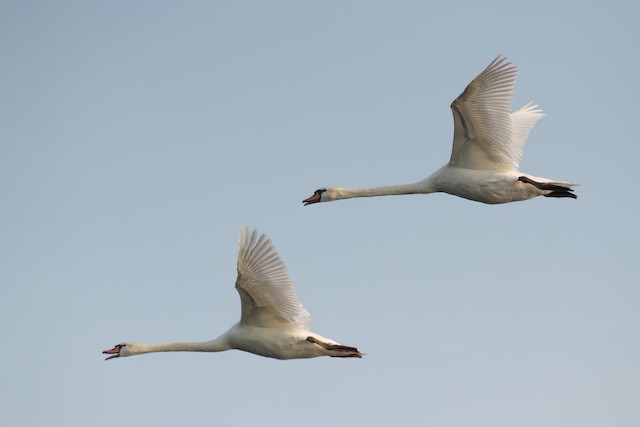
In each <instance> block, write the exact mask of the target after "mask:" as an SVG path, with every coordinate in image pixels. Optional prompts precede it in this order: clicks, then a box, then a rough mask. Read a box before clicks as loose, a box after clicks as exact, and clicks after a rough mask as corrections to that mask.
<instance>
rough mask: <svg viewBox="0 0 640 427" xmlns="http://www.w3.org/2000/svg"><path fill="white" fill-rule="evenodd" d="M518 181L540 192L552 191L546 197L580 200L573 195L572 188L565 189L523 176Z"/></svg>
mask: <svg viewBox="0 0 640 427" xmlns="http://www.w3.org/2000/svg"><path fill="white" fill-rule="evenodd" d="M518 181H521V182H524V183H527V184H531V185H533V186H534V187H536V188H538V189H540V190H546V191H551V193H548V194H544V197H570V198H572V199H577V198H578V196H576V195H575V194H573V190H572V189H571V188H568V187H563V186H562V185H557V184H550V183H548V182H538V181H534V180H532V179H531V178H528V177H526V176H521V177H520V178H518Z"/></svg>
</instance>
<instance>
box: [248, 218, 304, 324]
mask: <svg viewBox="0 0 640 427" xmlns="http://www.w3.org/2000/svg"><path fill="white" fill-rule="evenodd" d="M236 289H237V290H238V293H239V294H240V301H241V305H242V316H241V317H240V323H241V324H246V325H253V326H261V327H277V326H282V325H286V324H293V325H297V326H302V327H305V328H306V327H307V326H308V324H309V319H310V316H309V312H308V311H307V310H305V308H304V307H303V306H302V304H301V303H300V301H299V300H298V296H297V295H296V293H295V291H294V289H293V284H292V283H291V279H290V278H289V273H288V272H287V266H286V265H285V263H284V261H283V260H282V258H280V255H279V254H278V251H277V250H276V248H275V246H273V244H272V243H271V240H269V238H268V237H267V236H266V235H265V234H260V233H258V231H257V230H253V231H251V230H250V229H249V227H246V228H241V229H240V243H239V247H238V277H237V279H236Z"/></svg>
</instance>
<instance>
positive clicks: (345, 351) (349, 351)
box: [307, 337, 364, 359]
mask: <svg viewBox="0 0 640 427" xmlns="http://www.w3.org/2000/svg"><path fill="white" fill-rule="evenodd" d="M307 341H309V342H311V343H314V344H317V345H319V346H320V347H322V348H324V349H325V350H327V351H328V354H327V355H328V356H330V357H357V358H359V359H360V358H362V356H364V353H360V352H359V351H358V349H357V348H355V347H349V346H347V345H342V344H332V343H326V342H324V341H320V340H319V339H317V338H315V337H307Z"/></svg>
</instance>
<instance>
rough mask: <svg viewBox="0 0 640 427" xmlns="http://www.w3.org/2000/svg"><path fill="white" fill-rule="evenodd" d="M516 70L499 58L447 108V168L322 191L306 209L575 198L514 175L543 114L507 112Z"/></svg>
mask: <svg viewBox="0 0 640 427" xmlns="http://www.w3.org/2000/svg"><path fill="white" fill-rule="evenodd" d="M517 72H518V70H517V68H516V67H514V66H513V65H512V64H511V63H510V62H507V59H506V58H504V57H501V56H499V57H497V58H496V59H494V60H493V61H492V62H491V64H489V66H487V68H485V69H484V71H482V72H481V73H480V74H479V75H478V77H476V78H475V79H474V80H473V81H472V82H471V83H469V85H468V86H467V88H466V89H465V90H464V92H462V94H461V95H460V96H458V98H456V100H455V101H453V103H452V104H451V110H452V112H453V121H454V136H453V148H452V152H451V158H450V160H449V163H447V164H446V165H444V166H443V167H441V168H440V169H439V170H437V171H436V172H435V173H433V174H432V175H430V176H429V177H428V178H426V179H424V180H422V181H419V182H416V183H413V184H403V185H389V186H383V187H373V188H355V189H348V188H341V187H323V188H320V189H318V190H316V191H315V192H314V193H313V195H312V196H311V197H309V198H307V199H305V200H303V203H304V204H305V206H306V205H309V204H313V203H319V202H329V201H333V200H341V199H350V198H354V197H375V196H390V195H401V194H430V193H437V192H443V193H448V194H452V195H454V196H458V197H462V198H465V199H469V200H473V201H476V202H482V203H487V204H499V203H508V202H516V201H520V200H527V199H531V198H533V197H537V196H545V197H569V198H573V199H575V198H577V196H576V195H575V194H574V193H573V190H572V187H573V186H574V185H575V184H572V183H569V182H564V181H555V180H550V179H547V178H538V177H535V176H532V175H529V174H526V173H523V172H520V171H519V170H518V166H519V164H520V159H521V158H522V152H523V150H524V144H525V142H526V140H527V137H528V135H529V132H530V130H531V129H532V128H533V126H534V125H535V123H536V122H537V121H538V120H540V119H541V118H542V117H543V116H544V114H543V113H542V110H540V109H539V108H538V106H537V105H532V104H531V103H529V104H527V105H525V106H523V107H522V108H520V109H519V110H517V111H514V112H511V98H512V97H513V88H514V86H515V82H516V76H517Z"/></svg>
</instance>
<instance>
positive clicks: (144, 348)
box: [126, 338, 231, 356]
mask: <svg viewBox="0 0 640 427" xmlns="http://www.w3.org/2000/svg"><path fill="white" fill-rule="evenodd" d="M126 348H127V352H128V353H129V354H128V356H133V355H136V354H145V353H156V352H161V351H208V352H217V351H225V350H229V349H231V347H230V346H229V345H228V344H227V342H226V340H224V339H220V338H217V339H215V340H212V341H205V342H173V343H162V344H135V343H130V344H127V347H126Z"/></svg>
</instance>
